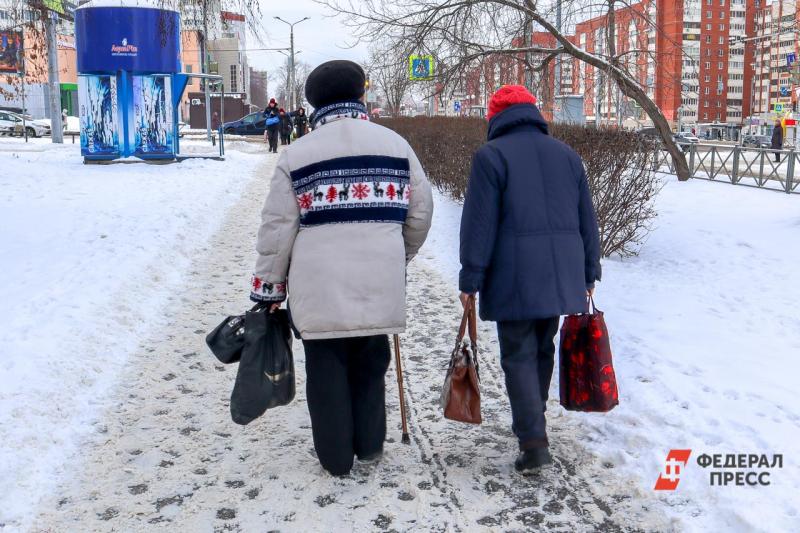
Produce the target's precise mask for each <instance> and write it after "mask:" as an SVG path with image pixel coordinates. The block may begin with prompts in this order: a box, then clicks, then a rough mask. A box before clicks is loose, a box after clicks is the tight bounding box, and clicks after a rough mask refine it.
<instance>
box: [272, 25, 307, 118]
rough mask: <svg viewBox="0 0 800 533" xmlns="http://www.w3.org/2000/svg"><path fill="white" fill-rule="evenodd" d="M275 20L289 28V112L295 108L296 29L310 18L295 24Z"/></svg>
mask: <svg viewBox="0 0 800 533" xmlns="http://www.w3.org/2000/svg"><path fill="white" fill-rule="evenodd" d="M275 20H280V21H281V22H283V23H284V24H287V25H288V26H289V95H288V96H289V110H293V109H294V108H295V105H294V104H295V102H294V100H295V94H294V27H295V25H297V24H300V23H301V22H303V21H306V20H309V17H303V18H301V19H300V20H298V21H295V22H288V21H286V20H283V19H282V18H280V17H275Z"/></svg>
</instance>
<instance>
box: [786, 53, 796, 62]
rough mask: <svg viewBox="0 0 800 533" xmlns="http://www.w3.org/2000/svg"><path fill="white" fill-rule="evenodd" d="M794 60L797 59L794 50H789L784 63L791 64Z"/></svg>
mask: <svg viewBox="0 0 800 533" xmlns="http://www.w3.org/2000/svg"><path fill="white" fill-rule="evenodd" d="M795 61H797V55H796V54H795V53H794V52H789V53H788V54H786V64H787V65H791V64H792V63H794V62H795Z"/></svg>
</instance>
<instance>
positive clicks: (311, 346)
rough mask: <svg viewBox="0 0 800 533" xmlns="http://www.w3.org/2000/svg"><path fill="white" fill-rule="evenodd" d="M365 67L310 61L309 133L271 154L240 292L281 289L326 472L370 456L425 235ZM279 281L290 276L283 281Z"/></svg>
mask: <svg viewBox="0 0 800 533" xmlns="http://www.w3.org/2000/svg"><path fill="white" fill-rule="evenodd" d="M365 78H366V76H365V75H364V70H363V69H362V68H361V67H360V66H358V65H357V64H355V63H353V62H351V61H329V62H327V63H323V64H322V65H320V66H318V67H317V68H316V69H314V71H313V72H311V74H310V75H309V76H308V81H307V82H306V98H307V99H308V101H309V103H311V105H313V106H314V107H315V108H316V116H315V119H316V122H317V125H316V130H315V131H314V135H312V136H309V138H308V139H307V140H306V141H305V142H302V143H297V144H296V145H294V146H290V147H289V148H287V149H286V150H285V151H283V153H282V154H281V156H280V158H279V159H278V163H277V168H276V170H275V174H274V176H273V178H272V183H271V185H270V188H269V194H268V196H267V201H266V203H265V205H264V209H263V210H262V213H261V216H262V222H261V226H260V228H259V231H258V240H257V244H256V249H257V250H258V258H257V260H256V269H255V273H254V276H253V285H252V289H253V290H252V292H251V294H250V298H251V299H253V300H255V301H265V302H273V306H272V308H275V307H277V306H280V302H282V301H283V300H284V299H285V298H286V297H287V291H288V298H289V308H290V309H291V315H292V323H293V325H294V327H295V328H296V330H297V331H299V333H300V336H301V338H302V339H303V347H304V349H305V364H306V398H307V405H308V411H309V414H310V416H311V433H312V435H313V438H314V449H315V450H316V452H317V457H318V458H319V461H320V463H321V464H322V466H323V468H325V469H326V470H327V471H328V472H330V473H331V474H333V475H337V476H341V475H346V474H347V473H348V472H350V469H351V468H352V466H353V459H354V456H357V457H358V458H359V459H360V460H361V461H370V460H376V459H378V458H380V456H381V455H382V453H383V442H384V440H385V437H386V401H385V400H386V388H385V384H384V376H385V374H386V370H387V369H388V367H389V361H390V358H391V353H390V350H389V339H388V337H387V335H389V334H392V333H400V332H402V331H403V330H404V329H405V327H406V300H405V295H406V265H407V264H408V262H409V261H411V259H412V258H413V257H414V256H415V255H416V254H417V250H419V248H420V246H422V243H423V242H424V241H425V238H426V236H427V234H428V229H429V228H430V224H431V216H432V213H433V200H432V196H431V187H430V184H429V182H428V179H427V178H426V177H425V173H424V171H423V170H422V166H421V165H420V163H419V160H418V159H417V156H416V155H415V154H414V151H413V150H412V149H411V147H410V146H409V144H408V142H406V141H405V140H404V139H403V138H402V137H400V136H399V135H398V134H396V133H395V132H393V131H391V130H389V129H388V128H384V127H383V126H379V125H377V124H374V123H372V122H370V121H369V120H367V108H366V106H365V105H364V103H363V97H364V84H365ZM287 279H288V280H291V283H289V284H288V285H287Z"/></svg>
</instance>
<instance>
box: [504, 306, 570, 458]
mask: <svg viewBox="0 0 800 533" xmlns="http://www.w3.org/2000/svg"><path fill="white" fill-rule="evenodd" d="M557 331H558V317H557V316H556V317H552V318H545V319H540V320H519V321H509V322H498V323H497V335H498V337H499V340H500V364H501V366H502V367H503V372H504V373H505V376H506V390H507V391H508V399H509V401H510V403H511V420H512V426H511V428H512V430H513V431H514V435H516V436H517V439H518V440H519V447H520V449H521V450H527V449H530V448H539V447H545V446H548V441H547V428H546V424H545V418H544V411H545V408H546V406H547V396H548V391H549V390H550V379H551V378H552V377H553V365H554V358H555V352H556V346H555V342H554V340H553V339H554V337H555V334H556V332H557Z"/></svg>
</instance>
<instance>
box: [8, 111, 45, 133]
mask: <svg viewBox="0 0 800 533" xmlns="http://www.w3.org/2000/svg"><path fill="white" fill-rule="evenodd" d="M24 123H25V129H23V126H22V124H23V120H22V115H19V114H17V113H12V112H10V111H0V133H2V134H4V135H20V136H21V135H25V130H27V131H28V137H41V136H42V135H50V121H49V120H47V119H43V118H42V119H34V118H32V117H28V116H26V117H25V120H24Z"/></svg>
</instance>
